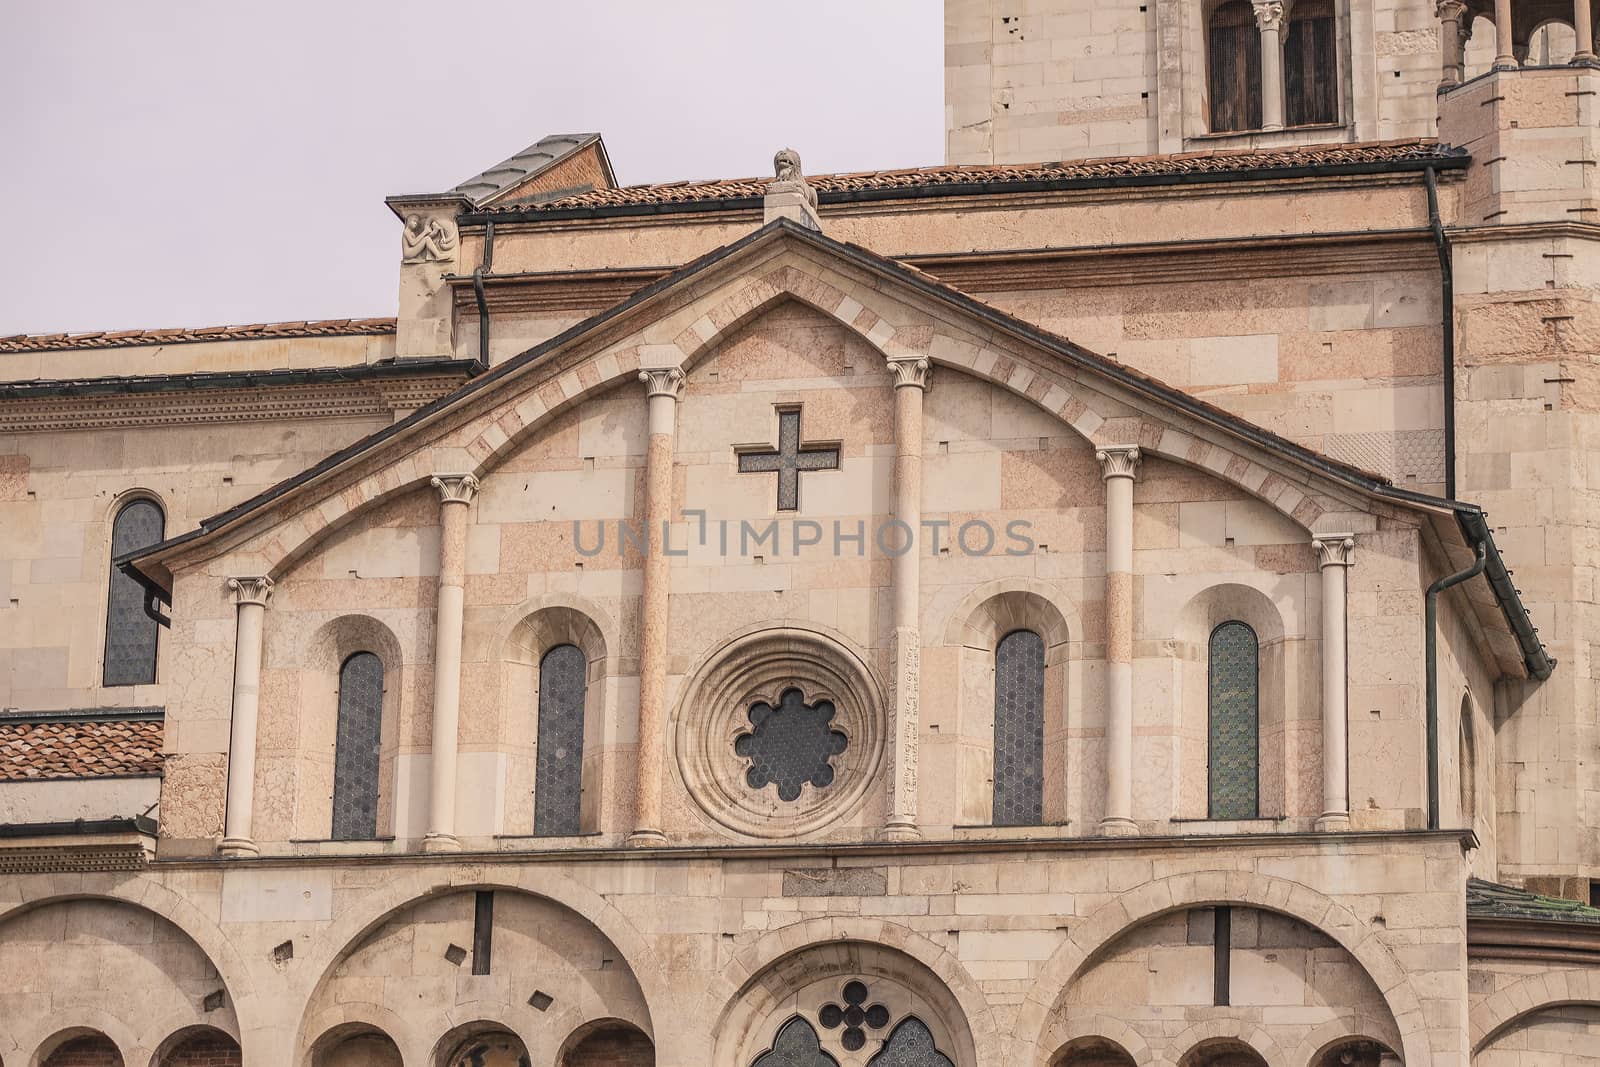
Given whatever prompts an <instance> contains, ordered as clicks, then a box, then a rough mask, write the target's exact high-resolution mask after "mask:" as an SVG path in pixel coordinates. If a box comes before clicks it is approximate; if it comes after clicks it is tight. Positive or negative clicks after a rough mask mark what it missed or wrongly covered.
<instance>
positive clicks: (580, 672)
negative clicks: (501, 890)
mask: <svg viewBox="0 0 1600 1067" xmlns="http://www.w3.org/2000/svg"><path fill="white" fill-rule="evenodd" d="M587 673H588V664H587V663H586V662H585V661H584V658H583V652H582V651H580V650H579V648H578V646H577V645H557V646H556V647H554V648H552V649H551V650H550V651H548V652H546V653H545V654H544V658H543V659H541V660H540V661H539V731H538V742H537V745H538V747H537V749H536V751H535V752H534V766H533V832H534V833H535V834H536V835H538V836H540V837H561V836H565V835H568V834H576V833H579V832H581V831H580V826H579V816H580V812H581V811H582V803H581V801H582V799H583V697H584V687H585V675H586V674H587Z"/></svg>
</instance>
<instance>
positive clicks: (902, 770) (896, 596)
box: [880, 357, 932, 841]
mask: <svg viewBox="0 0 1600 1067" xmlns="http://www.w3.org/2000/svg"><path fill="white" fill-rule="evenodd" d="M888 368H889V374H890V375H891V376H892V377H893V378H894V495H893V502H894V521H895V523H896V525H897V529H896V532H895V534H894V535H893V539H891V538H890V536H889V535H887V534H886V535H885V536H884V537H882V538H880V540H881V541H883V542H884V543H891V544H896V545H898V542H899V539H901V538H904V542H905V551H904V552H902V553H900V554H899V555H898V556H895V557H894V558H893V559H892V560H891V561H890V569H889V581H890V583H891V585H892V586H893V605H894V646H893V648H892V649H891V653H890V654H891V655H892V657H893V663H892V664H891V666H890V668H889V669H890V672H891V675H890V680H889V713H890V715H892V716H893V720H892V723H893V725H892V726H891V728H890V732H889V737H890V741H891V743H892V744H893V745H894V748H893V752H894V770H893V773H892V775H891V776H890V779H889V818H888V821H887V823H886V825H885V826H884V828H883V836H884V837H885V838H888V839H890V840H894V841H913V840H916V839H917V838H920V837H921V836H922V831H921V830H919V829H918V828H917V759H918V743H919V740H920V738H919V737H918V731H919V730H920V729H921V720H922V713H921V675H922V630H921V621H920V615H921V610H922V582H921V577H922V559H921V554H920V553H921V545H922V537H921V532H922V400H923V394H924V393H926V392H927V391H928V380H929V377H930V376H931V374H932V370H931V368H930V366H929V363H928V361H927V360H926V359H923V358H920V357H918V358H910V359H891V360H889V363H888Z"/></svg>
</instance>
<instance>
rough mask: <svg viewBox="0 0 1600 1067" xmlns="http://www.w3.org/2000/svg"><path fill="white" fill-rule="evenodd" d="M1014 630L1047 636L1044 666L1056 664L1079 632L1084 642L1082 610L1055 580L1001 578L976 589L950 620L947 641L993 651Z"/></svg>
mask: <svg viewBox="0 0 1600 1067" xmlns="http://www.w3.org/2000/svg"><path fill="white" fill-rule="evenodd" d="M1011 630H1033V631H1034V632H1035V633H1037V634H1038V635H1039V636H1040V637H1042V638H1044V647H1045V662H1046V663H1052V662H1056V660H1057V658H1058V657H1061V656H1064V655H1066V649H1067V648H1068V646H1069V645H1070V643H1071V642H1072V640H1073V635H1074V634H1076V635H1077V637H1078V640H1082V638H1083V624H1082V622H1081V621H1080V618H1079V615H1078V607H1077V605H1076V604H1075V603H1073V601H1072V599H1071V598H1070V597H1069V596H1067V594H1066V593H1065V592H1064V591H1063V590H1062V589H1061V588H1059V587H1058V586H1057V585H1055V583H1053V582H1047V581H1044V580H1043V579H1040V578H1027V577H1017V578H997V579H995V580H994V581H991V582H984V583H983V584H982V585H979V586H975V587H973V589H972V590H971V591H969V592H968V593H967V595H966V596H964V597H962V598H961V602H960V603H959V604H957V605H956V606H955V609H954V610H953V611H951V612H950V615H949V617H948V618H947V619H946V621H945V627H944V643H945V644H947V645H964V646H966V647H968V648H982V649H989V650H993V648H994V646H995V644H996V642H998V641H999V640H1000V638H1001V637H1003V636H1005V634H1007V633H1008V632H1010V631H1011Z"/></svg>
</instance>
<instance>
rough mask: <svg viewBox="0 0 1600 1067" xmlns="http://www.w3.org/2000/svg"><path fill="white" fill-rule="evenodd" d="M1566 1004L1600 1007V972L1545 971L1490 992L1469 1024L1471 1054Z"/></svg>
mask: <svg viewBox="0 0 1600 1067" xmlns="http://www.w3.org/2000/svg"><path fill="white" fill-rule="evenodd" d="M1568 1005H1584V1006H1586V1007H1600V972H1595V971H1558V970H1552V971H1546V972H1544V973H1542V974H1531V975H1529V976H1527V977H1526V978H1523V979H1521V980H1520V981H1517V982H1513V983H1512V984H1511V985H1508V986H1506V987H1505V988H1504V989H1501V990H1498V991H1496V992H1494V993H1491V994H1490V995H1489V996H1488V997H1486V998H1484V1000H1483V1003H1481V1004H1479V1005H1478V1006H1477V1008H1476V1009H1475V1010H1474V1011H1473V1012H1472V1015H1471V1018H1470V1020H1469V1023H1468V1025H1469V1027H1470V1029H1471V1031H1472V1052H1473V1054H1474V1055H1477V1054H1478V1053H1479V1052H1482V1051H1483V1050H1484V1047H1485V1046H1487V1045H1488V1044H1489V1042H1491V1041H1493V1040H1494V1039H1495V1038H1496V1037H1499V1036H1500V1034H1501V1033H1502V1032H1503V1031H1504V1030H1505V1029H1506V1028H1507V1027H1509V1026H1511V1025H1512V1024H1513V1023H1515V1022H1516V1021H1517V1020H1518V1019H1521V1018H1522V1017H1523V1016H1526V1015H1532V1014H1534V1013H1535V1012H1540V1011H1545V1010H1547V1009H1549V1008H1560V1007H1566V1006H1568ZM1409 1059H1410V1057H1409V1056H1408V1057H1407V1062H1408V1063H1409Z"/></svg>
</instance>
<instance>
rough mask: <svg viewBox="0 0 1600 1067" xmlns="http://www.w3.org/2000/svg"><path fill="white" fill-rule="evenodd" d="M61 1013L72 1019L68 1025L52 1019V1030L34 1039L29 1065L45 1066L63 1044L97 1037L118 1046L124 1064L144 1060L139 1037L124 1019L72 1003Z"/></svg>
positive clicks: (129, 1065)
mask: <svg viewBox="0 0 1600 1067" xmlns="http://www.w3.org/2000/svg"><path fill="white" fill-rule="evenodd" d="M61 1014H62V1015H64V1016H66V1017H67V1018H68V1019H70V1022H69V1023H68V1024H67V1025H66V1026H62V1025H60V1022H61V1020H60V1019H57V1020H55V1021H53V1022H52V1029H51V1032H50V1033H49V1034H48V1035H46V1036H44V1037H43V1038H41V1039H39V1040H38V1041H36V1042H34V1043H33V1044H34V1050H33V1055H32V1056H31V1057H30V1058H29V1060H28V1065H29V1067H44V1065H45V1063H46V1061H48V1060H49V1059H50V1057H51V1056H52V1055H53V1054H54V1053H55V1052H56V1050H58V1049H60V1048H61V1046H63V1045H65V1044H68V1043H69V1042H72V1041H77V1040H79V1039H80V1038H86V1037H96V1038H101V1039H103V1040H105V1041H108V1042H110V1043H111V1045H112V1047H114V1048H115V1049H116V1050H117V1055H118V1056H120V1057H121V1058H122V1067H139V1065H140V1064H141V1063H142V1062H143V1057H142V1055H141V1054H142V1052H143V1049H142V1048H141V1046H140V1045H139V1042H138V1039H137V1038H135V1037H134V1035H133V1030H132V1029H131V1028H130V1027H128V1026H127V1024H125V1023H124V1022H123V1021H122V1020H121V1019H119V1018H117V1017H116V1016H114V1015H111V1014H110V1013H108V1012H104V1011H100V1010H99V1009H98V1008H86V1007H77V1006H73V1007H70V1008H66V1009H64V1010H63V1011H62V1013H61Z"/></svg>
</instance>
